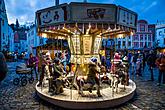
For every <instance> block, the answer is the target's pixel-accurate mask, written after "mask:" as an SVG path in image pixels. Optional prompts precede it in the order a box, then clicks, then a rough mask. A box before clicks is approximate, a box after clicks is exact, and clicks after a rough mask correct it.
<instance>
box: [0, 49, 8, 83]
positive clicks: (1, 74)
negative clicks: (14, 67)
mask: <svg viewBox="0 0 165 110" xmlns="http://www.w3.org/2000/svg"><path fill="white" fill-rule="evenodd" d="M0 67H1V68H0V82H1V81H2V80H3V79H4V78H5V77H6V74H7V72H8V68H7V64H6V59H5V56H4V54H3V53H2V52H0Z"/></svg>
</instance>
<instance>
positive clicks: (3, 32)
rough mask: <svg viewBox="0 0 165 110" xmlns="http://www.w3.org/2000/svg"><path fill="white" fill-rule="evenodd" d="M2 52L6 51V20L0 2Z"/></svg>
mask: <svg viewBox="0 0 165 110" xmlns="http://www.w3.org/2000/svg"><path fill="white" fill-rule="evenodd" d="M2 50H8V19H7V14H6V8H5V2H4V0H0V51H2Z"/></svg>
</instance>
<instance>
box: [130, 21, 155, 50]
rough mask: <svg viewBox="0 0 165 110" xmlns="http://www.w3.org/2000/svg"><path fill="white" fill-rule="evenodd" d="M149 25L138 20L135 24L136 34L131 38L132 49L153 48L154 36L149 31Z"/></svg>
mask: <svg viewBox="0 0 165 110" xmlns="http://www.w3.org/2000/svg"><path fill="white" fill-rule="evenodd" d="M149 27H150V25H149V24H148V23H147V21H145V20H139V21H138V23H137V32H136V34H135V35H134V36H133V37H132V48H133V49H143V48H147V49H150V48H152V47H153V40H154V34H153V32H152V31H151V30H150V29H149Z"/></svg>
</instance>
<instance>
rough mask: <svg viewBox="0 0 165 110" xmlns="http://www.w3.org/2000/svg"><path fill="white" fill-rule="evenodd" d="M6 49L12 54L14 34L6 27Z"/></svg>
mask: <svg viewBox="0 0 165 110" xmlns="http://www.w3.org/2000/svg"><path fill="white" fill-rule="evenodd" d="M8 48H9V49H8V51H9V52H14V33H13V29H12V28H11V27H10V26H8Z"/></svg>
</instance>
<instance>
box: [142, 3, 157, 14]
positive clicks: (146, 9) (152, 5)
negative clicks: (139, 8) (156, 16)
mask: <svg viewBox="0 0 165 110" xmlns="http://www.w3.org/2000/svg"><path fill="white" fill-rule="evenodd" d="M156 5H157V1H153V2H152V3H151V5H149V6H148V7H146V8H145V9H144V10H143V12H146V11H148V10H149V9H151V8H152V7H154V6H156Z"/></svg>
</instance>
